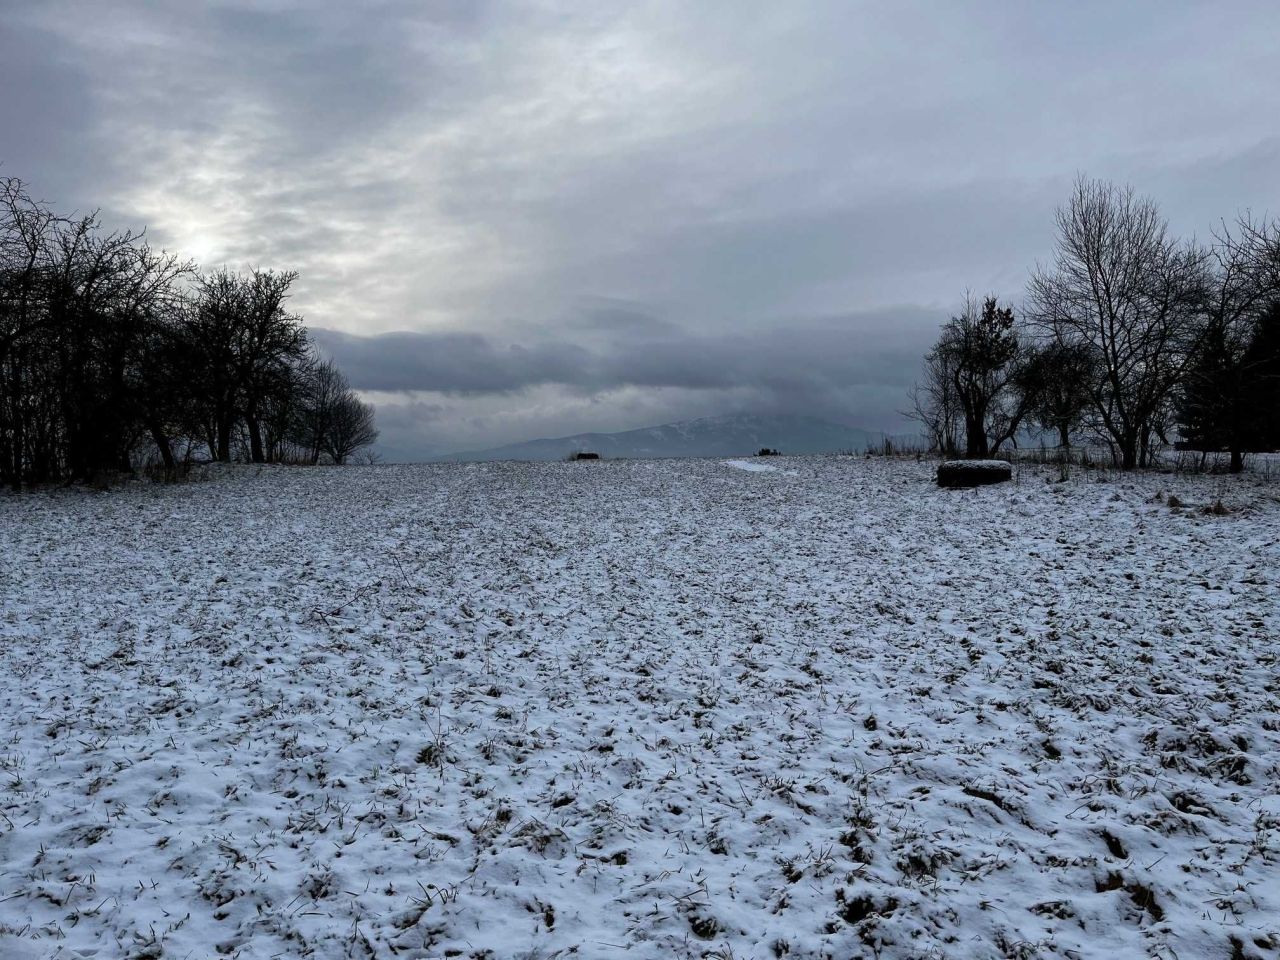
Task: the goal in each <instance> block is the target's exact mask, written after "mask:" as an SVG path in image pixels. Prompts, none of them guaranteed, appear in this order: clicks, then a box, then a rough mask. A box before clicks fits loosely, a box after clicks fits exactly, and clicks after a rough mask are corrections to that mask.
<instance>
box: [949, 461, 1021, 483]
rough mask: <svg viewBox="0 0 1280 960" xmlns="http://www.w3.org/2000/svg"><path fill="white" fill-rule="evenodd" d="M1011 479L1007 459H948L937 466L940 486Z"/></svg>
mask: <svg viewBox="0 0 1280 960" xmlns="http://www.w3.org/2000/svg"><path fill="white" fill-rule="evenodd" d="M1012 479H1013V467H1012V465H1011V464H1010V463H1009V462H1008V461H1007V460H948V461H946V462H945V463H943V464H940V465H939V467H938V486H940V487H981V486H983V485H985V484H988V483H1004V482H1005V481H1006V480H1012Z"/></svg>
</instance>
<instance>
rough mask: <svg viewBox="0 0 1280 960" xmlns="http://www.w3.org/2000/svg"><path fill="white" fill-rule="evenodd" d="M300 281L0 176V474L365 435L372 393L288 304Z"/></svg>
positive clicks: (285, 455) (311, 446)
mask: <svg viewBox="0 0 1280 960" xmlns="http://www.w3.org/2000/svg"><path fill="white" fill-rule="evenodd" d="M296 279H297V274H295V273H293V272H278V271H274V270H259V269H252V270H248V271H241V272H236V271H231V270H228V269H225V268H224V269H218V270H212V271H207V272H202V271H200V270H198V269H197V267H196V266H195V264H193V263H192V262H190V261H187V260H183V259H181V258H179V257H177V256H175V255H173V254H169V253H165V252H162V251H157V250H155V249H154V248H153V247H152V246H151V245H150V243H148V242H147V240H146V238H145V236H144V235H142V234H140V233H134V232H132V231H115V232H110V231H107V230H106V229H104V228H103V226H102V225H101V223H100V222H99V218H98V216H97V215H96V214H90V215H87V216H79V217H64V216H60V215H58V214H57V213H56V212H55V211H53V210H52V209H50V207H49V206H48V205H47V204H45V203H42V202H38V201H36V200H33V199H32V198H31V196H30V194H29V193H28V191H27V189H26V187H25V185H24V184H23V183H22V182H21V181H20V180H17V179H14V178H0V484H7V485H10V486H13V487H15V488H16V487H20V486H22V485H24V484H39V483H49V482H59V481H91V480H95V479H97V478H99V477H101V476H103V475H104V474H109V473H112V472H115V471H131V470H133V469H136V468H137V467H138V466H139V465H142V464H146V463H149V462H154V463H155V465H157V466H158V467H160V468H161V469H162V470H163V471H165V472H167V473H168V474H169V475H174V474H175V473H176V472H177V471H178V470H180V468H181V467H182V466H183V465H184V464H187V463H190V462H191V461H192V460H194V459H201V458H207V459H212V460H218V461H224V462H226V461H231V460H248V461H252V462H254V463H270V462H294V463H312V464H314V463H319V462H321V461H322V460H324V461H326V462H333V463H339V464H340V463H343V462H345V461H347V460H349V459H350V458H351V457H353V456H354V455H355V454H357V453H358V452H359V451H361V450H362V449H365V448H367V447H369V446H370V445H371V444H372V443H373V442H374V440H375V439H376V438H377V430H376V429H375V426H374V418H373V408H372V406H371V405H369V404H367V403H365V402H363V401H362V400H360V398H359V397H358V396H357V395H356V394H355V393H354V391H352V389H351V388H350V385H349V384H348V382H347V380H346V379H345V377H344V376H343V374H342V372H341V371H340V370H339V369H338V368H337V367H336V366H335V365H334V364H333V363H332V361H329V360H325V359H323V358H321V357H320V356H318V355H317V354H316V352H315V350H314V348H313V345H312V344H311V342H310V340H309V338H308V335H307V331H306V328H305V326H304V325H303V321H302V318H301V317H299V316H297V315H296V314H293V313H291V312H290V311H289V310H288V308H287V300H288V297H289V290H290V287H291V286H292V284H293V283H294V281H295V280H296Z"/></svg>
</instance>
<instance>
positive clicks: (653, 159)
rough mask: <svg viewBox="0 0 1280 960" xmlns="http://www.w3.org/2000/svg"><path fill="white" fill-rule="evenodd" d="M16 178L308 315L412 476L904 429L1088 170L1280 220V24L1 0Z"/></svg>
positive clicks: (1192, 225) (922, 13)
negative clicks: (266, 269)
mask: <svg viewBox="0 0 1280 960" xmlns="http://www.w3.org/2000/svg"><path fill="white" fill-rule="evenodd" d="M0 5H2V6H3V16H0V90H2V91H4V95H3V97H0V163H2V164H3V166H2V167H0V170H2V171H3V173H4V174H6V175H10V176H19V177H21V178H23V179H24V180H26V181H28V182H29V184H30V185H31V188H32V192H33V193H35V194H38V195H39V196H41V197H43V198H45V199H48V200H50V201H53V202H54V203H56V204H57V205H58V206H59V207H60V208H61V209H63V210H66V211H70V210H72V209H79V210H87V209H92V208H95V207H100V208H101V209H102V211H103V213H104V216H105V217H106V218H107V220H108V221H109V222H110V223H111V224H112V225H118V226H143V225H145V226H146V227H147V228H148V231H149V234H150V236H151V237H152V238H153V240H155V241H157V242H159V243H160V244H162V245H164V246H166V247H168V248H170V249H174V250H178V251H181V252H184V253H187V254H189V255H191V256H194V257H196V258H198V259H199V260H200V261H201V262H202V263H203V264H205V265H209V266H212V265H218V264H222V263H228V264H232V265H247V264H256V265H261V266H273V267H282V268H293V269H297V270H299V271H300V272H301V281H300V284H299V286H298V289H297V294H296V297H295V300H294V303H293V305H294V307H295V308H296V309H298V310H299V311H300V312H301V313H303V314H304V315H305V317H306V318H307V321H308V323H309V324H310V326H311V327H312V328H313V330H314V331H315V332H316V337H317V339H318V341H319V342H320V343H321V345H322V346H323V347H324V348H325V349H327V350H329V351H330V352H332V353H333V354H334V355H335V356H336V357H337V358H338V359H339V361H340V362H341V363H342V364H343V366H344V367H345V368H346V369H347V370H348V372H349V373H350V374H351V376H352V379H353V381H354V382H355V385H356V386H357V387H358V388H360V389H361V390H363V391H366V392H367V393H368V395H369V396H370V397H371V398H372V399H373V400H374V401H375V403H376V404H377V406H378V414H379V422H380V425H381V426H382V429H383V434H384V436H383V440H384V442H385V445H386V448H387V450H388V451H389V452H391V453H392V454H393V455H399V456H405V455H412V454H422V453H426V452H429V451H432V450H447V449H457V448H463V447H478V446H488V445H493V444H497V443H501V442H506V441H510V440H519V439H527V438H531V437H535V436H548V435H559V434H566V433H574V432H579V431H585V430H617V429H626V428H631V427H638V426H646V425H649V424H651V423H657V422H663V421H668V420H674V419H683V418H686V417H693V416H704V415H712V414H719V413H729V412H742V411H762V412H805V413H814V414H818V415H822V416H828V417H831V418H834V419H839V420H843V421H845V422H849V423H852V424H855V425H859V426H864V427H867V428H872V429H876V428H880V429H890V430H895V429H900V428H902V427H903V426H904V424H903V421H902V418H901V416H900V414H899V411H900V410H901V409H902V408H903V407H904V406H905V405H906V401H905V389H906V386H907V385H908V384H909V383H910V382H911V380H912V379H913V378H914V376H915V374H916V370H917V366H918V361H919V356H920V354H921V352H922V351H923V350H924V349H925V348H926V347H927V346H928V344H929V343H930V341H931V340H932V338H933V336H934V334H935V332H936V328H937V325H938V324H939V323H940V322H941V321H942V320H944V319H945V318H946V316H947V313H948V311H949V310H951V309H953V308H954V307H955V306H956V304H957V302H958V301H959V300H960V298H961V297H962V296H963V294H964V291H965V289H966V288H972V289H974V290H975V291H977V292H985V291H992V292H996V293H998V294H1001V295H1006V296H1011V297H1016V296H1017V295H1018V294H1019V293H1020V291H1021V289H1022V287H1023V284H1024V283H1025V280H1026V277H1027V273H1028V270H1029V268H1030V267H1031V265H1032V264H1033V263H1034V262H1035V260H1036V259H1037V258H1041V259H1043V258H1044V257H1045V256H1046V255H1047V254H1048V252H1049V250H1050V246H1051V243H1052V222H1051V218H1052V213H1053V209H1054V207H1055V206H1056V205H1057V204H1058V203H1059V202H1061V201H1062V200H1063V199H1064V198H1065V196H1066V193H1067V190H1068V188H1069V185H1070V182H1071V180H1072V179H1073V178H1074V176H1075V175H1076V174H1077V173H1078V172H1084V173H1087V174H1090V175H1093V176H1099V177H1108V178H1113V179H1117V180H1121V181H1125V182H1129V183H1132V184H1133V185H1134V186H1135V187H1137V188H1138V189H1139V191H1141V192H1144V193H1149V194H1152V195H1154V196H1155V197H1156V198H1157V199H1158V200H1159V201H1160V202H1161V204H1162V206H1163V208H1164V210H1165V212H1166V213H1167V214H1168V216H1169V217H1170V219H1171V220H1172V221H1173V224H1174V226H1175V227H1176V228H1177V229H1178V230H1180V231H1183V232H1186V233H1196V234H1198V235H1201V236H1205V235H1207V234H1208V232H1209V230H1211V229H1212V228H1213V226H1214V224H1215V222H1216V221H1217V219H1218V218H1220V217H1228V218H1229V217H1231V216H1233V215H1234V214H1235V212H1236V211H1238V210H1241V209H1243V208H1246V207H1247V208H1252V209H1253V210H1254V211H1255V212H1270V213H1273V214H1275V213H1280V120H1278V119H1277V118H1278V117H1280V55H1278V54H1277V38H1278V37H1280V4H1278V3H1276V2H1275V0H1263V2H1258V3H1246V2H1224V3H1202V4H1193V3H1183V2H1170V0H1159V2H1151V3H1139V2H1124V3H1117V2H1114V0H1107V2H1072V3H1049V2H1043V3H1037V2H1029V0H1028V2H1008V3H994V2H987V0H982V2H972V3H965V2H959V0H946V2H944V0H937V2H933V3H908V2H899V0H895V2H889V0H884V2H878V3H856V2H852V0H831V2H785V3H779V2H778V0H769V2H761V3H755V2H749V0H697V2H694V0H680V2H670V3H666V2H663V3H644V2H628V3H622V2H617V3H608V2H595V0H590V2H589V0H580V2H576V3H555V2H550V3H504V2H487V0H447V2H431V0H414V2H388V3H372V2H361V3H355V2H351V0H331V2H327V3H300V2H286V0H274V2H272V0H253V2H249V0H244V2H225V3H197V2H190V0H183V2H178V0H175V2H172V3H156V2H150V3H144V2H137V3H128V2H112V0H86V2H78V3H77V2H57V0H38V2H35V0H33V2H25V0H0Z"/></svg>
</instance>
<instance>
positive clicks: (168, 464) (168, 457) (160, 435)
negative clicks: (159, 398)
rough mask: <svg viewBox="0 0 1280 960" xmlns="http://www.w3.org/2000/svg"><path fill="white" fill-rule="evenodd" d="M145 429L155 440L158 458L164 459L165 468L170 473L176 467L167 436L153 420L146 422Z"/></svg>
mask: <svg viewBox="0 0 1280 960" xmlns="http://www.w3.org/2000/svg"><path fill="white" fill-rule="evenodd" d="M147 429H148V430H150V431H151V439H152V440H153V441H154V442H155V445H156V449H157V450H159V451H160V459H161V460H163V461H164V468H165V470H167V471H168V472H169V473H172V472H173V471H174V470H175V469H176V468H177V462H176V461H175V460H174V459H173V447H172V446H170V444H169V438H168V437H167V436H166V435H165V432H164V431H163V430H161V429H160V424H158V423H156V422H155V421H154V420H152V421H151V422H150V423H148V424H147Z"/></svg>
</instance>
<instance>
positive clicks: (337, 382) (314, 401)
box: [293, 360, 350, 464]
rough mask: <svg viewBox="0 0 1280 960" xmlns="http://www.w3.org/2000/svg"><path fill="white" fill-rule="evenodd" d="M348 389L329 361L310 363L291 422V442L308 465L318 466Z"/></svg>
mask: <svg viewBox="0 0 1280 960" xmlns="http://www.w3.org/2000/svg"><path fill="white" fill-rule="evenodd" d="M348 393H350V385H349V384H348V383H347V378H346V377H345V376H343V374H342V371H341V370H339V369H338V365H337V364H336V363H334V362H333V361H332V360H318V361H313V362H312V363H311V364H310V365H309V366H308V368H307V371H306V374H305V376H304V378H303V383H302V396H301V398H300V402H299V405H298V411H297V416H296V418H295V420H294V433H293V436H294V441H295V442H296V443H297V444H298V446H299V447H301V448H302V451H303V456H304V457H305V458H306V460H307V462H308V463H312V464H315V463H319V462H320V455H321V454H322V453H324V452H325V451H326V444H327V440H328V437H329V434H330V432H331V430H332V429H333V426H334V421H335V419H336V418H337V416H338V412H339V407H340V405H341V404H342V402H343V400H344V398H345V397H346V396H347V395H348Z"/></svg>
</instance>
